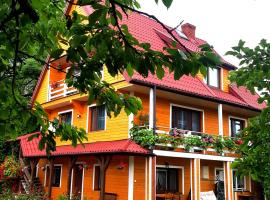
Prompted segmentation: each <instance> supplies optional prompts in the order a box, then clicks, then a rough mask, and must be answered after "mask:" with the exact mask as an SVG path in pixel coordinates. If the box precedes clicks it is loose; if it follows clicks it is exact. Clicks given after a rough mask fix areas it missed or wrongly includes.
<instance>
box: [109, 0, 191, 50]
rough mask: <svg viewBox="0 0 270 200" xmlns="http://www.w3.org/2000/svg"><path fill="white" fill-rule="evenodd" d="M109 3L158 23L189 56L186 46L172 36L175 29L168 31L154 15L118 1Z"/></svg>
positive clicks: (111, 0)
mask: <svg viewBox="0 0 270 200" xmlns="http://www.w3.org/2000/svg"><path fill="white" fill-rule="evenodd" d="M109 1H110V2H111V3H113V4H116V5H118V6H119V7H121V8H125V9H128V10H130V11H132V12H136V13H139V14H141V15H145V16H147V17H149V18H151V19H153V20H155V21H156V22H157V23H159V24H160V25H161V26H162V28H164V29H165V30H166V31H167V32H168V33H169V34H170V36H171V37H172V38H173V39H174V40H175V41H177V42H178V43H179V45H180V46H181V47H183V49H184V50H185V51H186V52H187V53H188V54H190V55H191V52H190V50H189V49H187V48H186V46H185V45H183V44H182V43H181V42H180V41H179V40H178V38H177V37H175V35H174V34H173V31H174V30H175V28H174V29H169V28H168V27H167V26H166V25H165V24H164V23H162V22H161V21H160V20H159V19H158V18H156V17H155V16H154V15H151V14H148V13H146V12H143V11H139V10H136V9H135V8H131V7H129V6H127V5H124V4H122V3H120V2H118V1H115V0H109ZM181 23H182V22H181ZM180 25H181V24H180ZM180 25H178V26H180ZM176 28H177V27H176Z"/></svg>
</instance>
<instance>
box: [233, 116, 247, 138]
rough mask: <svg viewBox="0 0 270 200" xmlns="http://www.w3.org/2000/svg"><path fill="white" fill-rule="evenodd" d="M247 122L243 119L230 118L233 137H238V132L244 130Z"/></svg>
mask: <svg viewBox="0 0 270 200" xmlns="http://www.w3.org/2000/svg"><path fill="white" fill-rule="evenodd" d="M244 125H245V121H244V120H241V119H235V118H230V126H231V137H235V136H237V134H238V132H239V131H241V130H243V128H244Z"/></svg>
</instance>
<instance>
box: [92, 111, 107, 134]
mask: <svg viewBox="0 0 270 200" xmlns="http://www.w3.org/2000/svg"><path fill="white" fill-rule="evenodd" d="M105 117H106V116H105V106H98V107H91V131H98V130H104V129H105Z"/></svg>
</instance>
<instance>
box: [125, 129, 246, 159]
mask: <svg viewBox="0 0 270 200" xmlns="http://www.w3.org/2000/svg"><path fill="white" fill-rule="evenodd" d="M162 128H163V129H164V127H162ZM130 134H131V138H132V139H133V140H134V141H135V142H136V143H138V144H140V145H141V146H144V147H146V148H153V147H154V146H155V147H158V146H159V147H166V148H167V147H170V148H173V149H177V148H180V149H184V150H185V151H188V152H194V150H195V151H209V152H212V151H214V152H216V153H218V154H219V155H224V153H235V151H237V150H238V149H239V146H240V145H241V144H242V140H241V139H240V138H232V137H226V136H220V135H214V134H207V133H202V132H196V131H189V130H182V129H175V128H174V129H170V130H169V131H161V130H159V127H157V130H156V134H154V133H153V130H152V129H149V127H148V126H136V125H135V126H134V127H133V128H132V129H131V130H130Z"/></svg>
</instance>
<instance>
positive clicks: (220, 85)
mask: <svg viewBox="0 0 270 200" xmlns="http://www.w3.org/2000/svg"><path fill="white" fill-rule="evenodd" d="M215 68H216V69H218V71H219V77H218V78H220V79H219V83H218V85H219V86H218V87H216V86H213V85H210V84H208V80H207V79H209V69H207V75H206V77H204V78H203V82H204V83H205V84H206V85H208V86H210V87H214V88H218V89H221V90H223V68H222V67H219V66H216V67H215ZM221 72H222V73H221Z"/></svg>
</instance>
